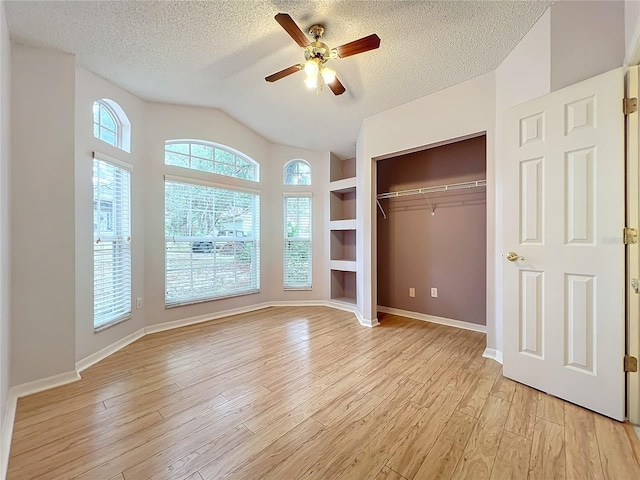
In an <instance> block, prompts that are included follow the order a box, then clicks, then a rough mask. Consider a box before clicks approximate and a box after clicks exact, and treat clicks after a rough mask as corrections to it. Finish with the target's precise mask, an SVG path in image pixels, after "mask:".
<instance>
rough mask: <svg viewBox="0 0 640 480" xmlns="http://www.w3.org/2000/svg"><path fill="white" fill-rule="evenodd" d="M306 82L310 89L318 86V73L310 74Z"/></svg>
mask: <svg viewBox="0 0 640 480" xmlns="http://www.w3.org/2000/svg"><path fill="white" fill-rule="evenodd" d="M304 84H305V85H306V86H307V88H309V90H312V89H314V88H317V87H318V74H317V73H316V74H315V75H308V76H307V78H306V79H305V81H304Z"/></svg>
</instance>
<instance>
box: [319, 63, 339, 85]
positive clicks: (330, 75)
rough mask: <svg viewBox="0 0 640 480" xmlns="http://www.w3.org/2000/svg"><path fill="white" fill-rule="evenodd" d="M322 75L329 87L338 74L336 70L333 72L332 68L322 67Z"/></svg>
mask: <svg viewBox="0 0 640 480" xmlns="http://www.w3.org/2000/svg"><path fill="white" fill-rule="evenodd" d="M320 73H321V74H322V79H323V80H324V83H326V84H327V85H329V84H330V83H332V82H333V81H334V80H335V79H336V72H335V71H334V70H331V69H330V68H326V67H322V70H321V71H320Z"/></svg>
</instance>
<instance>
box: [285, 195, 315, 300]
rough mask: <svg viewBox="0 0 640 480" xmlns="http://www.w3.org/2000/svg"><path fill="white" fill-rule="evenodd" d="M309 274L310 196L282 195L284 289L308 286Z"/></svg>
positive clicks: (304, 288)
mask: <svg viewBox="0 0 640 480" xmlns="http://www.w3.org/2000/svg"><path fill="white" fill-rule="evenodd" d="M311 274H312V263H311V196H310V195H296V196H285V197H284V289H285V290H307V289H310V288H311V276H312V275H311Z"/></svg>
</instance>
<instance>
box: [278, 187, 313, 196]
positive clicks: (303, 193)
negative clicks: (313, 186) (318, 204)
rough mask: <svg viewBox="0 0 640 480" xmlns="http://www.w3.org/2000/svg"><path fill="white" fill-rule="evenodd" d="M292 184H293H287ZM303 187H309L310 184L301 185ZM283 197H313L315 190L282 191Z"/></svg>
mask: <svg viewBox="0 0 640 480" xmlns="http://www.w3.org/2000/svg"><path fill="white" fill-rule="evenodd" d="M287 186H291V185H287ZM300 186H301V187H308V186H309V185H300ZM282 196H283V197H304V198H313V192H282Z"/></svg>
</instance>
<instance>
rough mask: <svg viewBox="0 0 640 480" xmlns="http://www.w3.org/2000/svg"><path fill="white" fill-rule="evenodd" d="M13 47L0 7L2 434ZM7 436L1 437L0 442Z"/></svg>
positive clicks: (0, 455) (0, 451) (0, 449)
mask: <svg viewBox="0 0 640 480" xmlns="http://www.w3.org/2000/svg"><path fill="white" fill-rule="evenodd" d="M10 84H11V44H10V41H9V30H8V28H7V21H6V18H5V11H4V2H2V3H1V4H0V432H2V431H3V430H2V429H3V428H4V427H5V423H4V419H5V414H6V410H7V396H8V392H9V387H10V378H9V376H10V368H9V359H10V352H9V348H10V343H9V338H10V335H11V330H10V329H11V323H10V313H11V312H10V305H9V301H10V291H9V289H10V287H9V285H10V277H9V274H10V263H11V256H10V253H9V252H10V244H9V240H10V236H9V174H10V172H9V153H10V144H11V139H10V127H9V115H10V108H11V107H10V97H11V95H10ZM3 440H4V435H2V436H0V442H2V441H3ZM7 448H8V445H0V472H2V471H3V470H2V468H3V467H4V465H5V463H4V462H5V461H6V458H5V457H4V455H5V454H6V453H7V452H6V449H7Z"/></svg>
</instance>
